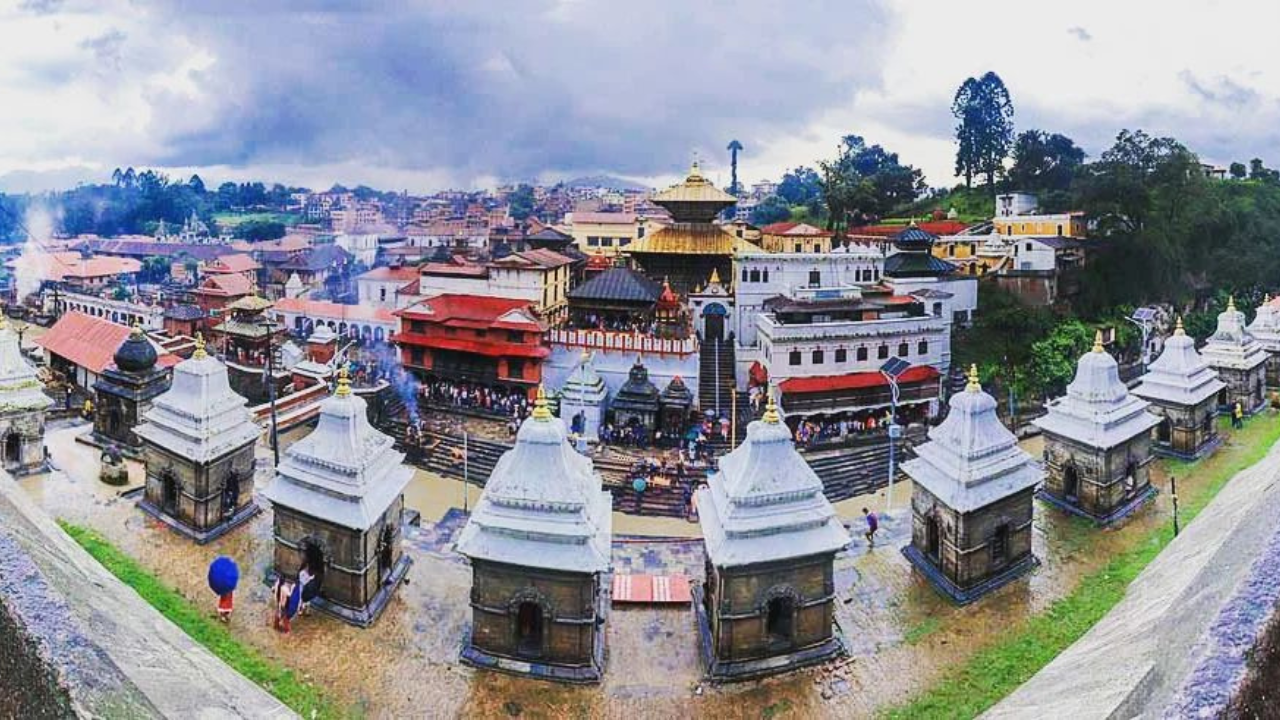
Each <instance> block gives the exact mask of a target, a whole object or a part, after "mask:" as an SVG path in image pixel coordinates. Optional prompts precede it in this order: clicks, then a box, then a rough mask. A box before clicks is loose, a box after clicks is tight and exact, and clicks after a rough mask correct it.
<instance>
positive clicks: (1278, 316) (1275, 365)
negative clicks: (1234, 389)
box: [1246, 294, 1280, 387]
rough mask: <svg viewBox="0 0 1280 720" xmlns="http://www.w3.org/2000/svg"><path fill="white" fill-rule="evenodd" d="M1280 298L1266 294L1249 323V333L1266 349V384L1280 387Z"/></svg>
mask: <svg viewBox="0 0 1280 720" xmlns="http://www.w3.org/2000/svg"><path fill="white" fill-rule="evenodd" d="M1278 304H1280V298H1273V297H1271V295H1269V294H1268V295H1267V296H1266V298H1264V299H1263V301H1262V304H1261V305H1259V306H1258V314H1257V315H1255V316H1254V318H1253V322H1251V323H1249V326H1248V328H1246V329H1247V330H1248V331H1249V334H1250V335H1252V336H1253V337H1254V339H1255V340H1257V341H1258V343H1259V344H1260V345H1262V347H1263V349H1265V350H1266V351H1267V386H1268V387H1280V307H1278Z"/></svg>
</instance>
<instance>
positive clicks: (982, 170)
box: [951, 72, 1013, 191]
mask: <svg viewBox="0 0 1280 720" xmlns="http://www.w3.org/2000/svg"><path fill="white" fill-rule="evenodd" d="M951 112H952V114H953V115H955V117H956V120H958V123H957V124H956V140H957V141H958V146H957V148H956V174H957V175H960V176H963V177H964V184H965V186H966V187H972V185H973V179H974V178H975V177H979V176H986V179H987V187H989V188H991V189H992V190H993V191H994V189H995V182H996V174H997V173H998V172H1000V170H1001V168H1002V167H1003V163H1004V159H1005V158H1006V157H1008V155H1009V146H1010V144H1011V143H1012V142H1013V101H1012V100H1011V99H1010V98H1009V90H1008V89H1007V88H1006V87H1005V86H1004V81H1003V80H1001V79H1000V76H999V75H996V74H995V73H993V72H988V73H986V74H985V75H983V76H982V77H980V78H972V77H971V78H969V79H967V80H965V81H964V82H963V83H962V84H961V85H960V88H959V89H958V90H957V91H956V96H955V100H954V101H953V102H952V105H951Z"/></svg>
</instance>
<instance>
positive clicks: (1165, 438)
mask: <svg viewBox="0 0 1280 720" xmlns="http://www.w3.org/2000/svg"><path fill="white" fill-rule="evenodd" d="M1172 439H1173V424H1172V423H1170V422H1169V418H1165V419H1163V420H1161V421H1160V424H1159V425H1156V442H1158V443H1164V444H1166V445H1167V444H1168V443H1169V441H1170V440H1172Z"/></svg>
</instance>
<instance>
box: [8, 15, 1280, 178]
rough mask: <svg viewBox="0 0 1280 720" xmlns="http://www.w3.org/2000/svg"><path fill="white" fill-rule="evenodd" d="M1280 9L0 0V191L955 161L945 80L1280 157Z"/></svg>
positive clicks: (1053, 119)
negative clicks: (842, 155) (133, 178)
mask: <svg viewBox="0 0 1280 720" xmlns="http://www.w3.org/2000/svg"><path fill="white" fill-rule="evenodd" d="M1277 21H1280V3H1275V2H1265V1H1259V2H1247V1H1245V0H1237V1H1233V2H1226V1H1223V2H1209V1H1205V0H1200V1H1199V2H1182V1H1180V0H1161V1H1158V2H1157V1H1155V0H1141V1H1139V0H1129V1H1122V0H1106V1H1095V0H1076V1H1075V2H1070V3H1063V2H1053V3H1049V2H1038V1H1035V0H1033V1H1032V2H1026V1H1025V0H1024V1H1022V2H1005V1H996V0H976V1H975V0H966V1H965V2H963V3H956V2H954V1H947V0H902V1H900V2H883V3H882V2H874V1H873V0H833V1H832V2H807V1H805V0H797V1H795V2H790V3H778V2H770V1H766V0H738V1H737V2H713V1H712V0H699V1H697V2H688V0H669V1H668V0H646V1H645V2H620V1H606V0H511V1H510V2H482V1H480V0H476V1H473V2H467V1H459V2H446V1H444V0H438V1H436V2H415V1H413V0H398V1H397V0H317V1H314V2H297V1H294V0H283V1H278V2H271V0H172V1H170V2H164V1H163V0H154V1H153V0H84V1H82V0H0V189H7V190H11V191H12V190H25V189H33V188H34V189H40V188H43V187H47V186H50V185H54V186H59V185H66V184H72V183H74V182H75V181H77V180H85V179H106V178H107V177H108V176H109V175H110V173H111V170H112V169H113V168H115V167H117V166H127V165H133V166H135V167H157V168H165V169H168V170H169V171H170V172H172V173H173V174H175V175H179V174H181V175H185V174H187V173H189V172H191V171H193V170H197V171H199V172H200V173H201V175H202V176H204V178H205V179H206V181H207V182H215V183H216V182H221V181H223V180H227V179H233V180H240V179H248V178H254V179H264V180H268V181H275V180H279V181H283V182H288V183H293V184H304V185H309V186H312V187H317V188H319V187H327V186H328V185H329V184H331V183H333V182H343V183H346V184H355V183H361V182H363V183H367V184H371V185H375V186H378V187H382V188H387V189H408V190H410V191H414V192H416V191H429V190H433V189H439V188H443V187H480V186H485V185H489V184H493V183H495V182H498V181H507V180H536V179H541V180H554V179H558V178H564V177H570V176H576V175H582V174H594V173H612V174H616V175H621V176H625V177H631V178H636V179H640V180H642V181H645V182H648V183H652V184H662V183H665V182H667V181H668V180H670V179H671V178H673V177H675V175H676V174H677V173H679V172H681V171H682V170H683V169H684V168H686V167H687V166H688V163H689V161H690V159H691V158H692V157H693V156H694V155H695V154H697V155H699V156H700V157H701V158H702V159H703V162H704V166H706V168H707V169H708V171H709V172H710V173H711V174H712V175H713V176H714V177H716V178H717V179H719V180H720V181H721V182H722V183H724V184H727V182H728V170H727V153H726V152H725V150H724V147H725V145H726V144H727V143H728V142H729V140H731V139H734V138H737V139H738V140H740V141H741V142H742V143H743V145H745V146H746V150H745V152H744V153H743V155H742V157H741V160H740V167H741V172H742V175H743V178H744V179H745V180H747V181H753V180H757V179H763V178H775V179H776V178H777V177H778V176H779V175H780V174H781V173H782V171H783V170H784V169H785V168H788V167H793V166H795V165H799V164H810V163H812V162H813V161H814V160H815V159H817V158H820V157H826V156H829V155H831V154H833V153H834V149H835V146H836V143H837V142H838V140H839V137H840V136H841V135H844V134H847V133H857V134H860V135H863V136H864V137H866V138H867V139H868V140H869V141H870V142H875V143H880V144H883V145H885V146H887V147H889V148H890V149H892V150H895V151H897V152H898V153H899V154H900V155H901V156H902V157H903V159H904V160H905V161H907V162H910V163H913V164H915V165H917V166H919V167H922V168H923V169H924V171H925V173H926V176H927V178H928V180H929V182H930V183H931V184H934V185H946V184H950V183H952V182H954V178H953V177H952V165H953V152H954V150H953V144H952V139H951V134H952V125H953V122H954V120H953V118H952V117H951V114H950V103H951V97H952V95H953V94H954V92H955V89H956V87H957V86H958V85H959V84H960V83H961V82H962V81H963V80H964V79H965V78H966V77H968V76H970V75H978V74H981V73H983V72H985V71H987V70H994V71H996V72H997V73H999V74H1000V75H1001V76H1002V77H1003V78H1004V80H1005V83H1006V84H1007V85H1008V87H1009V89H1010V92H1011V93H1012V96H1013V101H1014V107H1015V112H1016V114H1015V123H1016V125H1017V127H1018V128H1019V129H1025V128H1030V127H1036V128H1042V129H1046V130H1051V131H1055V132H1063V133H1066V134H1068V135H1070V136H1072V137H1073V138H1075V139H1076V141H1077V142H1078V143H1080V144H1081V145H1082V146H1083V147H1084V148H1085V149H1086V150H1087V151H1088V152H1089V153H1090V154H1091V155H1095V156H1096V155H1097V154H1098V153H1099V152H1101V150H1102V149H1104V148H1105V147H1106V146H1107V144H1109V141H1110V140H1111V139H1112V138H1113V137H1114V136H1115V134H1116V132H1117V131H1118V130H1119V129H1121V128H1123V127H1141V128H1143V129H1146V130H1147V131H1149V132H1152V133H1159V134H1170V135H1174V136H1175V137H1178V138H1179V139H1181V140H1183V141H1184V142H1186V143H1187V144H1188V145H1190V146H1191V147H1192V149H1194V150H1196V151H1197V152H1199V153H1200V155H1201V157H1202V158H1203V159H1205V160H1207V161H1210V162H1215V163H1219V164H1225V163H1228V162H1230V161H1232V160H1242V161H1247V160H1248V159H1249V158H1251V157H1255V156H1261V157H1262V158H1264V159H1265V160H1267V162H1268V164H1269V165H1272V166H1275V165H1280V142H1278V140H1280V44H1277V43H1276V42H1275V40H1274V38H1272V37H1271V36H1272V35H1274V29H1275V28H1276V27H1277V25H1278V24H1280V23H1278V22H1277Z"/></svg>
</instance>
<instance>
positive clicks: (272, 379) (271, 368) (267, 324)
mask: <svg viewBox="0 0 1280 720" xmlns="http://www.w3.org/2000/svg"><path fill="white" fill-rule="evenodd" d="M258 327H261V328H263V329H265V330H266V331H267V367H266V381H267V398H268V399H269V400H270V402H271V455H272V457H273V458H274V459H275V463H276V467H279V466H280V434H279V428H278V427H277V425H276V363H275V350H274V348H272V347H271V340H272V338H273V337H274V330H275V323H274V322H272V321H271V320H269V319H265V320H263V321H262V322H260V323H258Z"/></svg>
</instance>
